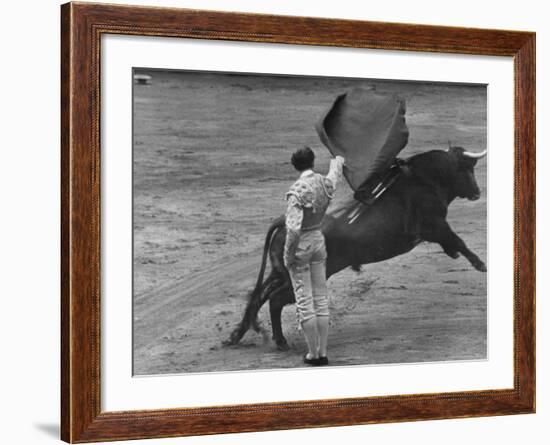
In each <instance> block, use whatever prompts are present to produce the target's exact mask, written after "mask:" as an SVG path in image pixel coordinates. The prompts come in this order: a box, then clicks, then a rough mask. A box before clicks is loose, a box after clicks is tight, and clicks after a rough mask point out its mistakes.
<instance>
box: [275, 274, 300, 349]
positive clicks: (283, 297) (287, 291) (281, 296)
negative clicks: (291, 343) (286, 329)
mask: <svg viewBox="0 0 550 445" xmlns="http://www.w3.org/2000/svg"><path fill="white" fill-rule="evenodd" d="M293 302H294V294H293V293H292V288H291V286H290V284H289V283H285V286H284V287H281V288H280V289H278V292H277V293H275V292H274V293H273V296H272V297H271V298H270V300H269V315H270V317H271V328H272V330H273V340H274V341H275V344H276V345H277V348H278V349H280V350H281V351H286V350H287V349H288V343H287V341H286V338H285V336H284V335H283V327H282V324H281V314H282V312H283V307H285V306H286V305H287V304H291V303H293Z"/></svg>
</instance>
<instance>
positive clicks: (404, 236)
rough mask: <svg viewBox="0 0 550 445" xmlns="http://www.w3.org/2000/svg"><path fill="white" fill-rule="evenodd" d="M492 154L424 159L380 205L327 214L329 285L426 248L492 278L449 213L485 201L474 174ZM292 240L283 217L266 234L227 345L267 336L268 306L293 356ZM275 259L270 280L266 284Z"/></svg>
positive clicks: (408, 165) (455, 151)
mask: <svg viewBox="0 0 550 445" xmlns="http://www.w3.org/2000/svg"><path fill="white" fill-rule="evenodd" d="M486 153H487V151H486V150H485V151H483V152H481V153H473V152H468V151H466V150H464V148H462V147H449V149H448V150H445V151H444V150H432V151H428V152H424V153H421V154H417V155H415V156H412V157H410V158H408V159H406V160H405V161H404V167H403V173H401V174H400V175H399V176H398V177H397V180H396V181H395V182H394V184H393V186H392V187H391V188H389V189H388V190H387V191H386V192H385V194H384V195H383V197H382V198H381V199H379V200H377V201H375V202H374V203H373V204H371V205H365V204H362V203H361V202H359V201H357V200H354V199H350V200H349V201H348V202H347V203H345V204H344V205H343V206H341V207H340V208H338V209H335V210H333V211H331V212H329V213H327V215H326V216H325V219H324V222H323V226H322V232H323V234H324V236H325V240H326V248H327V262H326V273H327V278H328V277H330V276H331V275H333V274H335V273H337V272H339V271H341V270H343V269H345V268H347V267H351V268H353V269H355V270H359V269H360V267H361V265H363V264H369V263H375V262H379V261H384V260H387V259H389V258H393V257H395V256H398V255H402V254H404V253H406V252H410V251H411V250H412V249H414V247H415V246H417V245H418V244H419V243H421V242H423V241H427V242H431V243H437V244H439V245H440V246H441V247H442V248H443V251H444V252H445V253H446V254H447V255H448V256H450V257H451V258H455V259H456V258H458V257H459V255H463V256H464V257H465V258H466V259H467V260H468V261H469V262H470V263H471V264H472V266H473V267H474V268H475V269H477V270H478V271H480V272H486V271H487V268H486V266H485V263H484V262H483V261H482V260H481V259H480V258H479V257H478V256H477V255H476V254H475V253H474V252H472V251H471V250H470V249H469V248H468V247H467V246H466V243H465V242H464V241H463V240H462V239H461V238H460V237H459V236H458V235H457V234H456V233H455V232H454V231H453V229H452V228H451V226H450V225H449V223H448V222H447V220H446V217H447V209H448V206H449V205H450V204H451V203H452V202H453V200H454V199H456V198H465V199H469V200H471V201H475V200H477V199H479V197H480V194H481V193H480V189H479V186H478V184H477V181H476V178H475V175H474V167H475V165H476V163H477V161H478V160H479V159H480V158H482V157H484V156H485V155H486ZM285 237H286V229H285V221H284V217H283V216H281V217H279V218H277V219H276V220H275V221H274V222H273V223H272V225H271V227H270V228H269V230H268V232H267V235H266V238H265V244H264V250H263V255H262V262H261V267H260V272H259V275H258V279H257V282H256V286H255V288H254V290H253V291H252V292H251V293H250V294H249V299H248V303H247V305H246V308H245V311H244V315H243V318H242V320H241V321H240V323H239V324H238V325H237V327H236V328H235V329H234V330H233V331H232V333H231V335H230V337H229V339H228V340H227V341H226V344H229V345H232V344H237V343H238V342H239V341H240V339H241V338H242V337H243V335H244V334H245V333H246V332H247V331H248V329H249V328H250V327H252V328H253V329H254V330H255V331H256V332H262V333H264V334H265V331H264V330H263V328H262V327H261V326H260V324H259V322H258V318H257V316H258V311H259V310H260V308H261V307H262V306H263V304H264V303H266V302H267V301H269V312H270V317H271V326H272V331H273V340H274V341H275V343H276V345H277V347H278V348H279V349H281V350H284V349H287V348H288V345H287V341H286V339H285V337H284V335H283V331H282V326H281V313H282V310H283V307H284V306H286V305H288V304H292V303H294V302H295V298H294V292H293V290H292V285H291V281H290V277H289V274H288V271H287V270H286V268H285V266H284V263H283V247H284V243H285ZM268 256H269V260H270V263H271V272H270V274H269V276H268V277H267V278H266V279H265V280H264V274H265V270H266V265H267V257H268Z"/></svg>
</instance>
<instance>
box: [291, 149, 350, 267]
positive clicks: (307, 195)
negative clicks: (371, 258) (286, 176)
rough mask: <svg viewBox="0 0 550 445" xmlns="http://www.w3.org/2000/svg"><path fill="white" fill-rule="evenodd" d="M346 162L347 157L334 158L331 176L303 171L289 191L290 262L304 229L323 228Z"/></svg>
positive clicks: (329, 174)
mask: <svg viewBox="0 0 550 445" xmlns="http://www.w3.org/2000/svg"><path fill="white" fill-rule="evenodd" d="M343 165H344V158H342V157H341V156H337V157H336V158H335V159H332V160H331V161H330V168H329V172H328V174H327V176H322V175H320V174H319V173H315V172H314V171H313V170H306V171H304V172H302V174H301V175H300V178H299V179H298V180H297V181H296V182H295V183H294V184H293V185H292V187H290V190H289V191H288V193H287V194H286V200H287V203H288V205H287V210H286V220H285V221H286V241H285V248H284V262H285V264H286V265H289V264H291V263H292V259H293V258H294V253H295V251H296V246H297V245H298V241H299V239H300V233H301V232H302V231H308V230H315V229H319V228H321V223H322V221H323V217H324V216H325V212H326V210H327V207H328V205H329V204H330V200H331V199H332V198H333V196H334V192H335V191H336V185H337V183H338V181H339V179H340V176H341V175H342V167H343Z"/></svg>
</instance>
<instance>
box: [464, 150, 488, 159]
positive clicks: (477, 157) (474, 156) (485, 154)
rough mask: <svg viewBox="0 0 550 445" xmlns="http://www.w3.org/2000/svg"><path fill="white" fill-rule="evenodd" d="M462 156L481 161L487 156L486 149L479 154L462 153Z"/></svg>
mask: <svg viewBox="0 0 550 445" xmlns="http://www.w3.org/2000/svg"><path fill="white" fill-rule="evenodd" d="M462 156H466V157H467V158H472V159H481V158H483V157H485V156H487V149H485V150H483V151H481V152H479V153H472V152H471V151H465V152H463V153H462Z"/></svg>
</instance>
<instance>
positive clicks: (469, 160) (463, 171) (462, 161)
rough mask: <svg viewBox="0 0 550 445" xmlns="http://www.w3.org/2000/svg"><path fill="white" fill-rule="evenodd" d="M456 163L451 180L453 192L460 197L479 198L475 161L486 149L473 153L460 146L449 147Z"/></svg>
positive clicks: (485, 153)
mask: <svg viewBox="0 0 550 445" xmlns="http://www.w3.org/2000/svg"><path fill="white" fill-rule="evenodd" d="M447 153H448V154H449V156H451V158H452V160H453V164H455V165H456V170H455V175H454V178H453V180H452V182H453V188H454V193H455V194H456V196H458V197H460V198H466V199H469V200H470V201H475V200H477V199H479V196H480V195H481V192H480V190H479V186H478V185H477V181H476V178H475V174H474V167H475V165H476V163H477V161H478V160H479V159H481V158H483V157H485V156H486V155H487V150H484V151H482V152H479V153H474V152H470V151H466V150H464V148H462V147H451V146H449V149H448V151H447Z"/></svg>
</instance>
